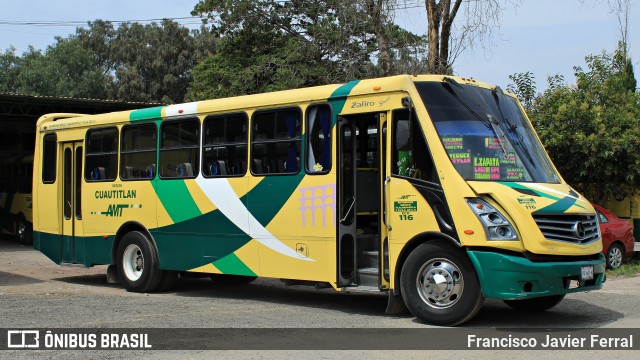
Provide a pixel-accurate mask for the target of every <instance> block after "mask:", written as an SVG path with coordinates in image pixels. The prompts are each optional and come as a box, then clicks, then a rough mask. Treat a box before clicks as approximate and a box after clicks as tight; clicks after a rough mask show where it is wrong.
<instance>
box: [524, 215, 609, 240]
mask: <svg viewBox="0 0 640 360" xmlns="http://www.w3.org/2000/svg"><path fill="white" fill-rule="evenodd" d="M533 219H534V220H535V222H536V224H538V227H539V228H540V231H542V234H543V235H544V237H545V238H546V239H547V240H553V241H565V242H571V243H576V244H586V243H590V242H592V241H595V240H598V239H599V238H600V230H599V229H598V221H597V220H596V217H595V215H568V214H565V215H533Z"/></svg>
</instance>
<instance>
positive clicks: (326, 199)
mask: <svg viewBox="0 0 640 360" xmlns="http://www.w3.org/2000/svg"><path fill="white" fill-rule="evenodd" d="M298 191H300V203H301V204H300V208H299V209H300V212H302V226H307V213H310V214H311V225H312V226H316V211H317V210H320V212H321V214H322V227H326V226H327V210H331V212H330V215H329V216H330V217H331V221H332V223H333V227H335V226H336V216H335V213H336V184H329V185H320V186H310V187H305V188H300V189H298Z"/></svg>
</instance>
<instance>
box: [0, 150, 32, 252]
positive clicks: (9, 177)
mask: <svg viewBox="0 0 640 360" xmlns="http://www.w3.org/2000/svg"><path fill="white" fill-rule="evenodd" d="M32 173H33V155H27V156H18V157H11V158H7V159H2V160H0V229H1V230H2V232H3V233H6V234H11V235H14V236H16V237H17V238H18V240H19V241H20V243H21V244H23V245H31V242H32V230H33V226H32V216H31V214H32V199H31V185H32V181H33V180H32V178H33V176H32Z"/></svg>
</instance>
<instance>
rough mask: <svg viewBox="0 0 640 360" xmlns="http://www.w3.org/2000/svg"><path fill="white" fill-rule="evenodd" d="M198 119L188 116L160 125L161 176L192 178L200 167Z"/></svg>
mask: <svg viewBox="0 0 640 360" xmlns="http://www.w3.org/2000/svg"><path fill="white" fill-rule="evenodd" d="M199 165H200V121H199V120H198V118H188V119H182V120H177V121H170V122H164V123H163V124H162V125H161V126H160V168H159V173H160V177H161V178H174V179H181V178H194V177H196V176H198V169H199V168H200V166H199Z"/></svg>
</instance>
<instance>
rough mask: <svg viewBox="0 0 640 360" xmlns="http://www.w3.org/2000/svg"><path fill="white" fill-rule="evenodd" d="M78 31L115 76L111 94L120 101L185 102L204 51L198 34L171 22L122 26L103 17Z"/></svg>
mask: <svg viewBox="0 0 640 360" xmlns="http://www.w3.org/2000/svg"><path fill="white" fill-rule="evenodd" d="M76 33H77V37H78V38H79V39H80V41H81V42H82V44H83V45H84V46H85V47H86V48H89V49H92V50H93V51H94V52H95V54H96V59H97V62H98V64H100V66H101V67H102V69H103V73H104V75H105V76H108V77H111V78H112V86H111V87H110V92H109V98H112V99H117V100H127V101H145V102H154V101H161V102H163V103H175V102H182V101H183V100H184V98H185V95H186V93H187V87H188V85H189V84H190V82H191V80H192V77H191V69H192V68H193V66H194V65H195V63H196V61H197V59H198V57H199V56H201V55H202V54H201V53H202V52H198V51H197V49H196V41H195V39H194V36H193V35H198V33H194V34H193V35H192V34H190V32H189V30H188V29H187V28H185V27H183V26H181V25H180V24H178V23H176V22H174V21H170V20H163V21H162V22H161V23H160V24H157V23H151V24H148V25H142V24H139V23H123V24H121V25H120V26H119V27H118V28H114V26H113V24H111V23H109V22H105V21H101V20H98V21H95V22H92V23H89V28H88V29H78V30H77V32H76Z"/></svg>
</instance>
